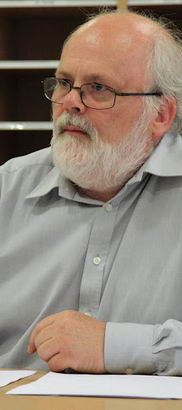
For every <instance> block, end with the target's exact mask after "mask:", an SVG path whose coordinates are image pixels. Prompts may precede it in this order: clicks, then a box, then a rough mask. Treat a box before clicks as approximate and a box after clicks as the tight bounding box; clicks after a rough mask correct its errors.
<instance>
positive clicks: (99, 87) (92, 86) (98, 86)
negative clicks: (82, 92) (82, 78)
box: [91, 83, 107, 92]
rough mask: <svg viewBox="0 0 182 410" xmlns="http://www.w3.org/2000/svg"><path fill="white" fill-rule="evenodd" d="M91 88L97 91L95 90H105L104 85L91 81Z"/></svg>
mask: <svg viewBox="0 0 182 410" xmlns="http://www.w3.org/2000/svg"><path fill="white" fill-rule="evenodd" d="M91 88H92V90H93V91H97V92H104V91H107V87H106V85H103V84H99V83H92V84H91Z"/></svg>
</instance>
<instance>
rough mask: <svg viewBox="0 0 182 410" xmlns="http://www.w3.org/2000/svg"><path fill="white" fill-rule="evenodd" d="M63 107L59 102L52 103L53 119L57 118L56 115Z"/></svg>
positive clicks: (60, 112)
mask: <svg viewBox="0 0 182 410" xmlns="http://www.w3.org/2000/svg"><path fill="white" fill-rule="evenodd" d="M62 112H63V109H62V105H61V104H52V114H53V120H57V119H58V117H59V116H60V115H61V114H62Z"/></svg>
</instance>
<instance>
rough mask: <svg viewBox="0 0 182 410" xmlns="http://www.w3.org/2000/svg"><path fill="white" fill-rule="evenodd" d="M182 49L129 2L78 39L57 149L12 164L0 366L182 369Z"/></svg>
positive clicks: (62, 74)
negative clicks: (129, 6)
mask: <svg viewBox="0 0 182 410" xmlns="http://www.w3.org/2000/svg"><path fill="white" fill-rule="evenodd" d="M181 50H182V48H181V44H180V41H179V40H178V39H177V38H175V36H172V35H171V34H170V31H169V30H167V29H165V27H163V26H162V25H160V24H158V23H156V22H154V21H152V20H151V19H149V18H145V17H143V16H140V15H137V14H134V13H129V12H125V13H120V12H112V13H108V14H107V13H106V14H101V15H99V16H97V17H95V18H93V19H91V20H90V21H88V22H87V23H85V24H84V25H83V26H81V27H79V28H78V30H76V32H74V33H73V34H72V35H71V36H70V37H69V38H68V39H67V41H66V42H65V44H64V47H63V51H62V55H61V59H60V63H59V66H58V68H57V71H56V74H55V78H54V77H53V78H49V79H46V80H45V82H44V89H45V94H46V96H47V98H49V99H50V100H51V101H52V109H53V124H54V130H53V138H52V142H51V145H52V154H51V153H50V150H49V148H48V149H45V150H42V151H39V152H36V153H33V154H30V155H29V156H25V157H23V158H17V159H14V160H11V161H9V162H8V163H7V164H5V165H3V166H2V167H1V172H0V178H1V212H0V232H1V251H0V252H1V276H0V278H1V279H0V280H1V287H0V298H1V320H0V355H1V356H0V367H26V368H28V367H30V368H50V369H51V370H53V371H63V370H64V369H67V368H71V369H74V370H76V371H79V372H91V373H104V372H110V373H150V374H168V375H181V374H182V347H181V346H182V342H181V341H182V323H181V321H182V305H181V291H182V279H181V269H182V257H181V255H182V253H181V242H180V237H181V232H182V230H181V220H182V218H181V216H182V141H181V137H180V136H179V135H178V134H177V131H178V130H180V127H181V110H182V108H181V107H182V104H181V101H182V100H181V99H180V98H182V97H181V89H182V87H181V86H180V83H181V74H180V73H181V65H182V52H181ZM167 131H169V133H167ZM52 157H53V161H52ZM53 162H54V164H53ZM27 346H28V348H27Z"/></svg>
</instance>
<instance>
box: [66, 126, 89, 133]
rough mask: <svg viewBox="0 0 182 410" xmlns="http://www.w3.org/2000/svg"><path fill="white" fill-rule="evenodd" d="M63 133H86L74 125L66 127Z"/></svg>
mask: <svg viewBox="0 0 182 410" xmlns="http://www.w3.org/2000/svg"><path fill="white" fill-rule="evenodd" d="M63 132H74V133H81V134H85V131H84V130H83V129H82V128H79V127H75V126H74V125H68V126H66V127H63Z"/></svg>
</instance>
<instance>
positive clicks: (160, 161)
mask: <svg viewBox="0 0 182 410" xmlns="http://www.w3.org/2000/svg"><path fill="white" fill-rule="evenodd" d="M146 173H148V174H152V175H156V176H160V177H173V176H180V175H182V137H181V135H175V136H174V135H172V134H169V133H167V134H165V135H164V137H163V138H162V139H161V141H160V143H159V144H158V145H157V147H156V148H155V149H154V151H153V153H152V154H151V156H150V157H149V158H148V159H147V160H146V162H145V163H144V164H143V165H142V167H141V168H140V169H139V170H138V171H137V173H136V174H135V175H134V176H133V177H132V178H131V179H130V180H129V181H128V184H131V183H134V182H139V181H141V179H142V178H143V176H144V174H146Z"/></svg>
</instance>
